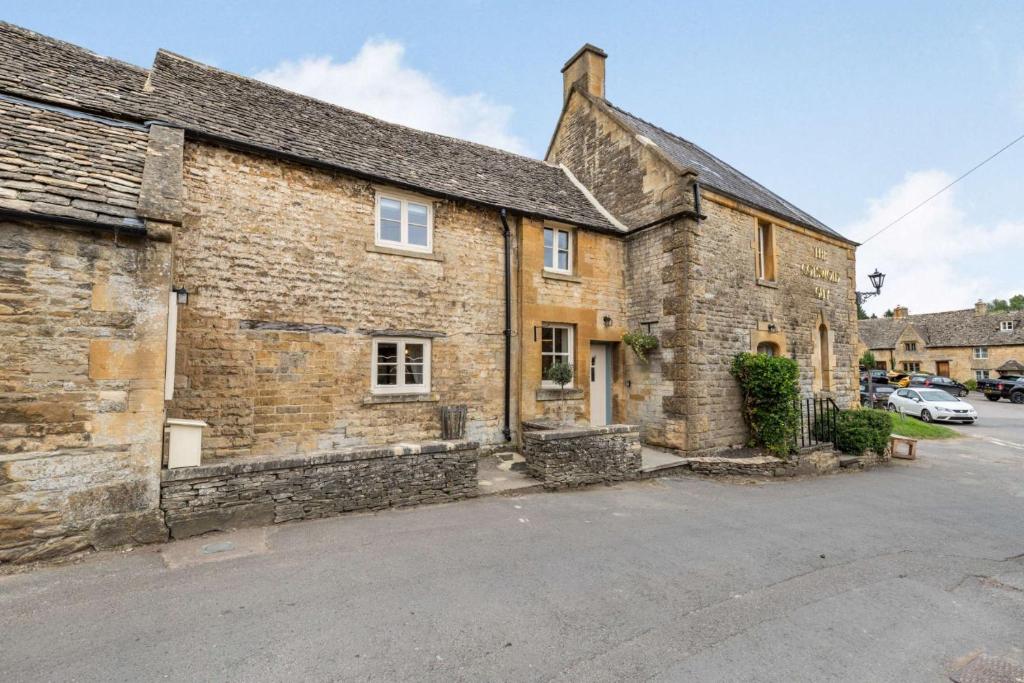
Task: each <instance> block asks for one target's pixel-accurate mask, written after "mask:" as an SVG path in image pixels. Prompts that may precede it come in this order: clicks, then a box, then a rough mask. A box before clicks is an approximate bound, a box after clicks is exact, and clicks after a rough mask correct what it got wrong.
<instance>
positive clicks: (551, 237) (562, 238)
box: [544, 228, 572, 275]
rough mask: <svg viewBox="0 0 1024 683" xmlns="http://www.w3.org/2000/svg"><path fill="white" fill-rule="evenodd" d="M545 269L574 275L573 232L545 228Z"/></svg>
mask: <svg viewBox="0 0 1024 683" xmlns="http://www.w3.org/2000/svg"><path fill="white" fill-rule="evenodd" d="M544 269H545V270H553V271H555V272H556V273H565V274H567V275H569V274H572V232H570V231H569V230H566V229H564V228H544Z"/></svg>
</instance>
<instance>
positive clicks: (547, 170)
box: [149, 50, 620, 232]
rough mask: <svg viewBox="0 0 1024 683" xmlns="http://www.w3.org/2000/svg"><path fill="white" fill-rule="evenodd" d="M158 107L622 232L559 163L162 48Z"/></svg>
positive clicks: (166, 116)
mask: <svg viewBox="0 0 1024 683" xmlns="http://www.w3.org/2000/svg"><path fill="white" fill-rule="evenodd" d="M150 87H151V92H150V93H149V97H150V100H149V102H150V105H151V111H153V112H154V115H155V116H156V117H157V118H160V119H162V120H164V121H167V122H170V123H174V124H178V125H181V126H183V127H185V128H186V129H189V130H193V131H197V132H200V133H204V134H207V135H211V136H215V137H218V138H223V139H227V140H229V141H233V142H239V143H242V144H246V145H255V146H257V147H260V148H265V149H267V150H272V151H275V152H281V153H285V154H288V155H293V156H296V157H300V158H302V159H308V160H311V161H314V162H319V163H322V164H327V165H330V166H332V167H336V168H339V169H341V170H345V171H350V172H353V173H355V174H357V175H360V176H364V177H370V178H374V179H380V180H382V181H386V182H391V183H395V184H398V185H405V186H408V187H412V188H416V189H420V190H424V191H427V192H431V193H437V194H440V195H444V196H449V197H455V198H459V199H465V200H469V201H473V202H478V203H482V204H486V205H490V206H495V207H506V208H508V209H510V210H513V211H518V212H521V213H525V214H531V215H536V216H541V217H545V218H552V219H556V220H562V221H567V222H570V223H576V224H580V225H585V226H590V227H594V228H599V229H605V230H609V231H616V232H618V231H619V230H620V229H619V228H617V227H616V226H615V225H613V224H612V223H611V222H610V221H609V220H608V219H607V218H606V217H605V216H604V214H602V213H601V211H599V210H598V209H597V207H596V206H595V205H594V204H593V203H592V202H591V200H590V199H588V197H587V195H586V194H584V193H583V191H582V190H580V188H579V187H577V186H576V185H575V184H574V183H573V182H572V180H571V179H570V178H569V176H568V175H567V174H566V173H565V172H564V171H563V170H562V169H561V168H559V167H557V166H553V165H551V164H548V163H546V162H543V161H539V160H537V159H531V158H528V157H524V156H520V155H518V154H512V153H510V152H505V151H501V150H498V149H494V148H492V147H487V146H485V145H479V144H476V143H472V142H467V141H465V140H458V139H456V138H451V137H447V136H444V135H437V134H434V133H427V132H423V131H419V130H415V129H412V128H407V127H405V126H400V125H397V124H393V123H388V122H386V121H381V120H380V119H376V118H373V117H372V116H367V115H366V114H360V113H358V112H354V111H351V110H349V109H344V108H342V107H338V106H336V105H333V104H328V103H326V102H322V101H320V100H316V99H313V98H310V97H306V96H303V95H298V94H295V93H292V92H289V91H287V90H283V89H281V88H277V87H274V86H271V85H267V84H265V83H261V82H260V81H256V80H253V79H251V78H245V77H243V76H238V75H235V74H232V73H228V72H226V71H221V70H219V69H215V68H213V67H210V66H207V65H204V64H200V63H198V62H194V61H192V60H190V59H187V58H185V57H181V56H179V55H175V54H173V53H170V52H166V51H163V50H161V51H160V52H158V53H157V56H156V61H155V62H154V63H153V67H152V69H151V72H150Z"/></svg>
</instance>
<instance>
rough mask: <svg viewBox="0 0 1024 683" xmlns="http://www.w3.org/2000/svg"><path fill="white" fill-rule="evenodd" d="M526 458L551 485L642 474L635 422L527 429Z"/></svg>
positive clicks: (531, 469)
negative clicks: (632, 423) (601, 425)
mask: <svg viewBox="0 0 1024 683" xmlns="http://www.w3.org/2000/svg"><path fill="white" fill-rule="evenodd" d="M523 458H524V459H525V460H526V467H527V470H528V471H529V473H530V476H532V477H534V478H536V479H538V480H540V481H542V482H543V483H544V487H545V488H548V489H559V488H565V487H572V486H581V485H585V484H599V483H611V482H616V481H627V480H630V479H636V478H638V477H639V476H640V466H641V461H640V433H639V431H638V430H637V428H636V426H635V425H606V426H604V427H579V426H568V427H558V428H554V429H534V430H526V431H524V432H523Z"/></svg>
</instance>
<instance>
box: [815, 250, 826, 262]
mask: <svg viewBox="0 0 1024 683" xmlns="http://www.w3.org/2000/svg"><path fill="white" fill-rule="evenodd" d="M814 258H816V259H819V260H821V261H825V260H827V257H826V256H825V248H824V247H815V248H814Z"/></svg>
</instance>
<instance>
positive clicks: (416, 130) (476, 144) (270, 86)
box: [157, 48, 558, 170]
mask: <svg viewBox="0 0 1024 683" xmlns="http://www.w3.org/2000/svg"><path fill="white" fill-rule="evenodd" d="M161 54H164V55H167V56H169V57H172V58H175V59H179V60H181V61H183V62H188V63H190V64H193V65H195V66H198V67H200V68H203V69H208V70H210V71H215V72H217V73H220V74H224V75H225V76H230V77H232V78H237V79H240V80H243V81H246V82H248V83H251V84H254V85H256V86H259V87H261V88H267V89H268V90H273V91H276V92H280V93H283V94H285V95H288V96H289V97H298V98H301V99H304V100H308V101H310V102H316V103H317V104H320V105H323V106H326V107H330V108H332V109H337V110H339V111H343V112H345V113H347V114H355V115H356V116H360V117H362V118H364V119H366V120H368V121H370V122H373V123H374V124H377V125H379V124H383V125H385V126H393V127H395V128H401V129H403V130H407V131H412V132H413V133H416V134H418V135H429V136H432V137H435V138H439V139H442V140H451V141H453V142H458V143H460V144H463V145H470V146H473V147H477V148H480V149H483V150H488V151H491V152H496V153H498V154H502V155H507V156H511V157H516V158H519V159H524V160H526V161H529V162H531V163H534V164H539V165H542V166H545V167H547V168H550V169H554V170H558V166H557V165H556V164H552V163H551V162H549V161H546V160H544V159H538V158H536V157H531V156H527V155H525V154H519V153H518V152H511V151H509V150H507V149H501V148H500V147H494V146H492V145H485V144H483V143H482V142H474V141H472V140H466V139H465V138H458V137H455V136H453V135H445V134H443V133H435V132H433V131H429V130H423V129H422V128H413V127H412V126H407V125H405V124H402V123H395V122H394V121H387V120H385V119H382V118H378V117H376V116H373V115H372V114H367V113H366V112H361V111H359V110H357V109H350V108H348V107H343V106H341V105H340V104H334V103H333V102H328V101H327V100H322V99H320V98H318V97H313V96H312V95H306V94H304V93H300V92H296V91H294V90H289V89H288V88H283V87H281V86H279V85H274V84H273V83H267V82H266V81H261V80H260V79H258V78H253V77H251V76H245V75H242V74H239V73H235V72H234V71H228V70H227V69H221V68H219V67H216V66H212V65H210V64H205V63H203V62H200V61H197V60H195V59H192V58H191V57H186V56H184V55H181V54H178V53H177V52H173V51H171V50H167V49H164V48H159V49H158V50H157V57H159V56H160V55H161Z"/></svg>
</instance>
